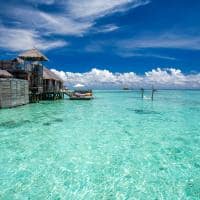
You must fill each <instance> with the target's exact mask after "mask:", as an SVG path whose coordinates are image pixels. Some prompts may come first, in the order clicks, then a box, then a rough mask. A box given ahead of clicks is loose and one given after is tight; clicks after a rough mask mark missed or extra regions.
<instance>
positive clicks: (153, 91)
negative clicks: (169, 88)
mask: <svg viewBox="0 0 200 200" xmlns="http://www.w3.org/2000/svg"><path fill="white" fill-rule="evenodd" d="M156 91H157V90H156V89H154V87H153V86H152V91H151V100H152V101H153V100H154V93H155V92H156Z"/></svg>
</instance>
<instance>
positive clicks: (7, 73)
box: [0, 69, 13, 78]
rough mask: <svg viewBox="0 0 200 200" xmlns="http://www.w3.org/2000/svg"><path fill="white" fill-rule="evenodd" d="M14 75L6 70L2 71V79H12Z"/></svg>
mask: <svg viewBox="0 0 200 200" xmlns="http://www.w3.org/2000/svg"><path fill="white" fill-rule="evenodd" d="M12 77H13V75H12V74H10V73H9V72H8V71H6V70H2V69H0V78H12Z"/></svg>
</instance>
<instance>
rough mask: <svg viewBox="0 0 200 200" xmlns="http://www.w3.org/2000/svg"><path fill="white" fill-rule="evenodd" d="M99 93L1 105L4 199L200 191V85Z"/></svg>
mask: <svg viewBox="0 0 200 200" xmlns="http://www.w3.org/2000/svg"><path fill="white" fill-rule="evenodd" d="M145 95H146V96H147V97H149V96H150V93H148V92H147V93H146V94H145ZM95 97H96V98H95V99H94V100H93V101H69V100H64V101H56V102H41V103H39V104H30V105H26V106H23V107H18V108H14V109H4V110H0V199H23V200H24V199H78V200H80V199H89V200H90V199H106V200H107V199H108V200H112V199H120V200H121V199H122V200H123V199H144V200H147V199H150V200H151V199H153V200H155V199H169V200H176V199H181V200H182V199H200V91H158V92H157V93H156V95H155V101H154V102H151V100H149V99H144V100H141V99H140V94H139V93H138V92H136V91H127V92H126V91H107V92H106V91H97V92H95Z"/></svg>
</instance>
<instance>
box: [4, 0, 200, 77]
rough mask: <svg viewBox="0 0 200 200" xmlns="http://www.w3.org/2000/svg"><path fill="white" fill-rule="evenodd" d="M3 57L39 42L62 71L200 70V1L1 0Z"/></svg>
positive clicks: (54, 65)
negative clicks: (94, 69)
mask: <svg viewBox="0 0 200 200" xmlns="http://www.w3.org/2000/svg"><path fill="white" fill-rule="evenodd" d="M0 5H1V9H0V54H1V55H0V58H1V59H7V58H11V57H13V56H15V55H17V53H18V52H20V51H23V50H24V49H29V48H32V47H37V48H39V49H41V50H42V51H43V52H44V53H45V54H46V55H47V56H48V57H49V59H50V62H49V63H48V66H49V67H51V68H55V69H57V70H64V71H73V72H86V71H89V70H90V69H92V68H94V67H96V68H98V69H108V70H110V71H112V72H128V71H134V72H136V73H139V74H143V73H144V72H146V71H148V70H151V69H154V68H156V67H161V68H166V67H174V68H179V69H181V70H182V71H183V72H184V73H191V72H198V71H199V70H200V67H199V66H200V59H199V58H200V22H199V19H200V12H199V10H200V1H199V0H193V1H190V0H176V1H174V0H166V1H165V0H104V1H103V0H93V1H89V0H66V1H64V0H59V1H57V0H46V1H45V0H21V1H17V0H7V1H0Z"/></svg>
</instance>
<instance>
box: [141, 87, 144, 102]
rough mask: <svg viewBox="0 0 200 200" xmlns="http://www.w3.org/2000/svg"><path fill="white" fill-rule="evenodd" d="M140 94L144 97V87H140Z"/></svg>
mask: <svg viewBox="0 0 200 200" xmlns="http://www.w3.org/2000/svg"><path fill="white" fill-rule="evenodd" d="M141 95H142V96H141V97H142V99H144V88H141Z"/></svg>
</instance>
